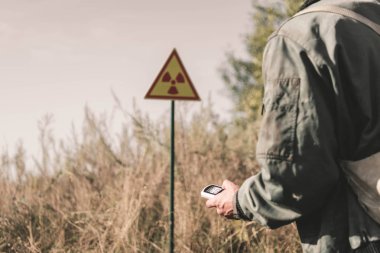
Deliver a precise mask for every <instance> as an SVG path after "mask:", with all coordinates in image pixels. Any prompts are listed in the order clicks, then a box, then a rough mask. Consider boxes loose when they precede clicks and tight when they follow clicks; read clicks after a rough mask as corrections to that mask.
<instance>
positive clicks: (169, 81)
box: [145, 49, 200, 100]
mask: <svg viewBox="0 0 380 253" xmlns="http://www.w3.org/2000/svg"><path fill="white" fill-rule="evenodd" d="M145 98H156V99H169V100H200V98H199V96H198V93H197V91H196V90H195V88H194V85H193V83H192V82H191V80H190V77H189V75H188V74H187V72H186V69H185V67H184V66H183V64H182V61H181V59H180V58H179V55H178V53H177V51H176V50H175V49H174V50H173V52H172V53H171V54H170V56H169V58H168V59H167V61H166V63H165V65H164V66H163V67H162V69H161V71H160V73H159V74H158V76H157V77H156V80H155V81H154V82H153V84H152V86H151V87H150V89H149V91H148V93H147V94H146V95H145Z"/></svg>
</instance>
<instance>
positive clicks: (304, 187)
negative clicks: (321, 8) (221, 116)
mask: <svg viewBox="0 0 380 253" xmlns="http://www.w3.org/2000/svg"><path fill="white" fill-rule="evenodd" d="M326 4H327V5H337V6H341V7H344V8H347V9H351V10H353V11H355V12H357V13H359V14H361V15H363V16H365V17H367V18H369V19H370V20H372V21H374V22H376V23H378V24H380V2H379V1H376V0H365V1H364V0H363V1H353V0H322V1H320V2H318V3H316V5H326ZM263 74H264V79H265V92H264V98H263V106H264V109H265V110H264V113H263V120H262V126H261V129H260V132H259V141H258V144H257V150H256V158H257V161H258V162H259V164H260V166H261V172H260V173H259V174H257V175H255V176H253V177H251V178H249V179H247V180H246V181H245V182H244V183H243V184H242V186H241V188H240V189H239V191H238V192H237V195H236V198H235V208H236V212H237V213H238V215H239V217H240V218H241V219H245V220H257V221H259V222H260V223H261V224H263V225H266V226H268V227H270V228H277V227H280V226H283V225H286V224H289V223H291V222H293V221H295V222H296V224H297V228H298V232H299V235H300V238H301V241H302V247H303V250H304V252H343V253H346V252H351V251H352V249H356V248H358V247H359V246H360V245H361V244H362V243H363V240H364V239H363V238H364V237H367V238H368V239H369V240H371V241H375V240H380V225H379V224H377V223H376V222H375V221H374V220H372V219H371V218H370V217H369V216H368V215H367V214H366V212H365V211H364V210H363V208H362V207H361V206H360V205H359V203H358V201H357V197H356V196H355V194H354V193H353V192H352V191H351V189H350V187H349V186H348V185H347V184H346V179H345V176H344V174H343V172H342V170H341V168H340V167H339V161H340V160H352V161H355V160H359V159H363V158H365V157H368V156H370V155H372V154H374V153H377V152H379V151H380V36H379V35H377V34H376V33H375V32H374V31H372V30H371V29H369V28H368V27H367V26H365V25H363V24H361V23H358V22H357V21H355V20H353V19H351V18H347V17H343V16H341V15H338V14H333V13H325V12H318V13H308V14H304V15H301V16H297V17H295V18H293V19H290V20H289V21H287V22H286V23H285V24H284V25H282V26H281V28H280V29H279V30H278V31H277V32H275V33H274V34H273V35H272V36H271V38H270V39H269V41H268V44H267V46H266V49H265V53H264V64H263Z"/></svg>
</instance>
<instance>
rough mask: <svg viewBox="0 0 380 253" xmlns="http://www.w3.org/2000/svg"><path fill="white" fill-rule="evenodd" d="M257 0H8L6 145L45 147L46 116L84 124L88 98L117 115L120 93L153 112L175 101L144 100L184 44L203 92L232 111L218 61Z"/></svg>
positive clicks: (3, 52) (62, 124)
mask: <svg viewBox="0 0 380 253" xmlns="http://www.w3.org/2000/svg"><path fill="white" fill-rule="evenodd" d="M250 7H251V1H250V0H239V1H233V0H191V1H189V0H186V1H185V0H158V1H157V0H156V1H154V0H134V1H132V0H3V1H1V8H0V87H1V92H0V115H1V117H2V119H1V124H0V138H1V139H0V145H1V146H2V147H3V149H4V148H10V149H11V150H12V149H14V146H15V144H16V142H17V141H18V140H23V143H24V144H25V146H26V148H27V150H28V153H29V154H30V153H35V152H36V149H37V138H38V127H37V122H38V120H39V119H41V118H42V116H43V115H45V114H47V113H49V114H53V115H54V121H53V128H54V134H55V135H56V136H58V137H60V138H65V136H67V135H69V133H70V131H71V125H72V124H73V123H74V124H75V125H77V126H78V127H79V128H80V126H81V123H82V120H83V111H84V107H85V105H88V106H89V107H90V108H92V109H93V110H94V111H95V112H97V113H101V112H110V111H111V110H112V108H113V106H114V101H113V98H112V95H111V90H113V91H114V92H115V93H116V94H117V96H118V97H119V99H120V100H121V101H122V103H123V104H124V106H125V107H126V108H127V109H129V108H132V106H131V103H132V100H133V98H135V101H136V102H137V104H138V105H139V106H140V107H141V108H142V110H144V111H146V112H148V113H149V114H150V115H151V116H152V117H157V115H162V114H163V113H164V112H165V111H167V110H168V108H169V102H166V101H154V100H144V99H143V97H144V95H145V93H146V92H147V90H148V89H149V87H150V85H151V84H152V82H153V80H154V78H155V77H156V75H157V74H158V72H159V70H160V69H161V67H162V65H163V64H164V62H165V61H166V59H167V57H168V56H169V54H170V53H171V51H172V49H173V48H174V47H175V48H177V50H178V53H179V55H180V57H181V58H182V61H183V63H184V65H185V67H186V69H187V72H188V73H189V75H190V77H191V79H192V81H193V83H194V86H195V87H196V89H197V91H198V93H199V95H200V97H201V98H202V99H203V100H205V99H207V96H208V95H209V94H211V95H212V97H213V100H214V102H215V109H216V111H217V112H218V113H220V114H226V113H227V112H228V109H229V108H230V106H231V104H230V103H229V100H228V99H227V98H226V97H225V95H222V94H221V93H223V89H224V87H223V83H222V81H221V79H220V76H219V74H218V72H217V68H218V67H219V66H220V64H221V63H222V62H223V60H225V52H226V51H227V50H233V51H235V52H237V53H238V54H242V52H243V42H242V41H243V35H244V34H245V33H247V32H248V31H249V27H250V22H249V19H250V18H249V13H250V10H251V8H250Z"/></svg>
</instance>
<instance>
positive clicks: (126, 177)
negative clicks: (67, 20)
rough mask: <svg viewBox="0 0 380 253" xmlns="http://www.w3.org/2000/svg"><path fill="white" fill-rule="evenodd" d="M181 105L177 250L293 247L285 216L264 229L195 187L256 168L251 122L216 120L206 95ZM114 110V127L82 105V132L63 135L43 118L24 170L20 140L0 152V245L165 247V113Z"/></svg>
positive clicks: (2, 248)
mask: <svg viewBox="0 0 380 253" xmlns="http://www.w3.org/2000/svg"><path fill="white" fill-rule="evenodd" d="M117 104H118V105H120V103H117ZM188 106H189V105H187V104H181V105H180V106H179V108H178V110H177V113H176V181H175V218H176V220H175V247H176V252H196V253H198V252H292V253H294V252H300V244H299V239H298V235H297V233H296V230H295V226H294V225H293V224H292V225H289V226H286V227H284V228H281V229H278V230H275V231H271V230H269V229H266V228H263V227H261V226H259V225H258V224H256V223H255V222H240V221H229V220H225V219H223V218H220V217H219V216H218V215H217V214H216V212H215V210H208V209H207V208H206V207H205V200H204V199H201V198H200V194H199V192H200V190H201V189H202V187H203V186H205V185H207V184H210V183H221V182H222V180H223V179H225V178H228V179H230V180H232V181H234V182H236V183H237V184H240V183H242V182H243V180H244V179H245V178H247V177H249V176H251V175H253V174H254V173H255V172H257V170H258V167H257V164H256V162H255V145H256V135H257V129H258V127H259V123H258V122H249V121H247V122H245V123H239V124H238V123H236V122H225V121H222V120H220V119H219V118H218V115H216V114H215V113H214V112H213V111H212V109H211V108H212V104H211V103H210V102H209V103H206V104H203V105H202V106H201V107H200V108H198V109H195V110H196V112H195V113H194V114H193V115H192V116H189V115H187V114H186V112H187V111H188ZM198 106H199V104H198ZM118 110H119V113H121V114H123V115H124V123H123V124H122V125H121V126H120V129H121V130H120V131H119V132H118V133H112V132H110V131H109V121H108V117H107V116H105V115H100V116H99V115H94V114H93V113H92V112H91V111H90V110H89V109H86V119H85V121H84V124H83V127H82V129H81V131H76V130H73V133H72V136H71V137H70V138H68V139H67V140H61V141H60V140H56V139H55V138H54V136H53V135H52V129H51V127H50V125H49V120H50V119H49V117H47V118H46V119H45V120H44V121H42V122H40V136H39V138H40V143H41V150H42V153H41V156H40V157H39V158H36V159H35V161H34V163H33V168H32V169H28V168H27V164H26V161H25V160H26V158H25V156H26V155H25V154H26V151H25V150H24V148H23V147H22V146H19V147H18V148H17V152H15V154H9V153H10V152H9V151H8V150H7V151H3V153H2V154H1V167H0V182H1V183H0V192H1V194H2V197H1V198H0V252H17V253H23V252H56V253H58V252H168V245H169V243H168V208H169V193H168V191H169V182H168V180H169V162H170V161H169V154H170V150H169V143H170V131H169V130H170V129H169V122H170V121H169V114H168V115H166V116H164V117H163V119H162V120H159V121H153V120H151V119H150V118H149V117H147V116H145V115H144V114H143V113H142V112H140V111H139V110H138V109H136V108H135V109H134V110H133V113H128V112H127V111H126V110H124V109H123V108H121V106H118ZM78 132H79V133H78Z"/></svg>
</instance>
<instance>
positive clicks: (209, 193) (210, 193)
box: [201, 184, 224, 199]
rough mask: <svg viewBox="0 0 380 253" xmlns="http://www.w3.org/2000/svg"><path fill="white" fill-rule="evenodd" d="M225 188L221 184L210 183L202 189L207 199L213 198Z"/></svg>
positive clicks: (202, 194) (202, 193)
mask: <svg viewBox="0 0 380 253" xmlns="http://www.w3.org/2000/svg"><path fill="white" fill-rule="evenodd" d="M223 190H224V189H223V188H222V187H221V186H219V185H215V184H210V185H208V186H206V187H205V188H203V190H202V191H201V196H202V197H203V198H206V199H212V198H213V197H215V196H216V195H217V194H219V193H221V192H222V191H223Z"/></svg>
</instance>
